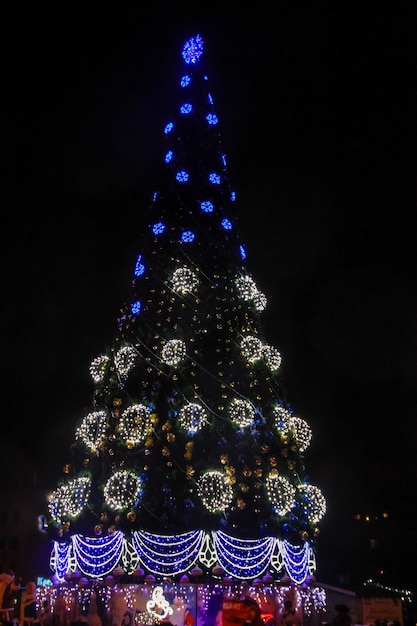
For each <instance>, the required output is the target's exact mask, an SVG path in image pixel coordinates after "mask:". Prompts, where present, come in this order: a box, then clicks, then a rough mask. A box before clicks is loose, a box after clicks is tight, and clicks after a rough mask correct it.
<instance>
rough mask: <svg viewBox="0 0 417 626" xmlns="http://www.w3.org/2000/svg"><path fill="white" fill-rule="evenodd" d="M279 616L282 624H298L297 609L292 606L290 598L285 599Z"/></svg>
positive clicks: (294, 625)
mask: <svg viewBox="0 0 417 626" xmlns="http://www.w3.org/2000/svg"><path fill="white" fill-rule="evenodd" d="M281 618H282V626H296V625H297V624H298V619H297V610H296V609H295V608H294V607H293V603H292V600H285V602H284V610H283V611H282V614H281Z"/></svg>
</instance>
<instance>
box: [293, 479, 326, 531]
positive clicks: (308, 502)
mask: <svg viewBox="0 0 417 626" xmlns="http://www.w3.org/2000/svg"><path fill="white" fill-rule="evenodd" d="M297 492H298V496H297V494H296V500H297V501H298V502H299V503H300V505H301V509H302V512H303V514H304V515H305V517H306V518H307V519H308V521H309V522H311V523H312V524H317V522H319V521H320V520H321V519H322V517H323V516H324V514H325V513H326V500H325V498H324V496H323V494H322V493H321V491H320V489H319V488H318V487H316V486H315V485H307V484H305V485H299V486H298V487H297Z"/></svg>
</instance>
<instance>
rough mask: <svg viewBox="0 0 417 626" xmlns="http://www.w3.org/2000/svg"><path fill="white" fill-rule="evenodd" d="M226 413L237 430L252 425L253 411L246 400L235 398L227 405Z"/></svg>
mask: <svg viewBox="0 0 417 626" xmlns="http://www.w3.org/2000/svg"><path fill="white" fill-rule="evenodd" d="M228 413H229V416H230V419H231V420H232V422H233V423H234V424H235V425H236V426H238V428H245V427H246V426H249V425H250V424H251V423H252V421H253V417H254V415H255V409H254V407H253V405H252V404H251V403H250V402H249V401H248V400H241V399H240V398H235V399H234V400H232V402H231V403H230V405H229V408H228Z"/></svg>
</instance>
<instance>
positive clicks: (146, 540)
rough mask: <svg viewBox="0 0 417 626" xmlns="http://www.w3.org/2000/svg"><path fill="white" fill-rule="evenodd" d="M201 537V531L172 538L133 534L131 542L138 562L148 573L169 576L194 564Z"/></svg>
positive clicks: (142, 533) (140, 533)
mask: <svg viewBox="0 0 417 626" xmlns="http://www.w3.org/2000/svg"><path fill="white" fill-rule="evenodd" d="M203 537H204V532H203V531H201V530H200V531H198V530H197V531H192V532H190V533H185V534H182V535H172V536H160V535H152V534H150V533H146V532H134V533H133V535H132V540H133V544H134V546H135V548H136V550H137V552H138V556H139V559H140V561H141V562H142V563H143V564H144V566H145V567H146V568H147V569H148V570H149V571H150V572H153V573H155V574H164V575H166V576H171V575H174V574H178V573H182V572H186V571H187V570H189V569H190V568H192V567H193V566H194V565H195V564H196V562H197V559H198V553H199V551H200V548H201V545H202V542H203Z"/></svg>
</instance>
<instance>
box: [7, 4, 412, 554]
mask: <svg viewBox="0 0 417 626" xmlns="http://www.w3.org/2000/svg"><path fill="white" fill-rule="evenodd" d="M11 4H12V3H10V5H11ZM86 4H87V6H85V5H86ZM88 4H89V3H83V4H82V8H79V9H78V8H77V6H76V5H74V4H70V5H66V6H65V7H64V6H63V5H62V4H61V3H58V5H54V6H52V4H51V7H45V6H39V5H36V6H35V5H34V6H33V7H25V8H24V10H23V9H22V8H21V7H20V6H19V5H18V3H15V4H14V5H13V6H9V8H8V9H3V15H2V25H1V29H2V41H3V47H4V52H3V71H2V79H1V80H2V94H3V96H2V104H3V107H2V108H3V114H2V117H1V132H2V138H1V144H2V149H3V159H2V160H3V165H2V168H1V179H2V180H1V189H2V209H3V210H2V214H3V226H2V245H1V255H2V260H1V276H2V287H1V291H2V307H1V314H2V318H1V326H0V327H1V329H2V359H1V368H2V372H1V380H2V398H3V402H2V405H3V418H2V431H1V432H2V435H1V447H2V465H3V467H4V468H8V471H7V472H4V473H3V480H4V479H5V480H6V481H8V484H9V485H12V484H13V482H14V481H18V480H20V479H21V478H20V477H24V476H25V475H26V476H27V475H29V476H31V475H33V474H34V473H36V474H37V476H38V478H39V480H40V481H41V483H42V484H45V485H46V486H47V487H48V488H49V487H51V488H53V487H54V486H55V481H56V478H57V475H58V474H59V473H60V471H61V467H62V464H63V462H64V460H65V459H66V458H67V456H68V454H67V453H68V451H69V446H70V444H71V442H72V440H73V436H74V431H75V425H76V421H77V420H78V419H79V418H81V417H82V416H83V415H84V414H85V411H86V409H87V410H88V409H89V407H90V400H91V393H92V390H93V388H92V384H91V381H90V376H89V371H88V368H89V364H90V362H91V360H92V359H93V358H94V357H96V356H97V355H98V354H100V353H101V352H102V351H103V350H104V348H105V347H106V346H107V345H108V344H110V343H111V340H112V337H113V335H114V334H115V333H116V329H117V327H116V318H117V315H118V312H119V308H120V306H121V305H122V304H123V302H124V301H126V300H128V298H129V289H130V281H131V278H132V276H133V268H134V264H135V260H136V256H137V252H138V248H137V243H138V233H139V232H140V231H141V228H142V227H143V226H144V216H145V211H146V209H147V207H148V205H149V201H150V198H151V195H152V193H153V191H154V188H155V183H154V181H156V180H157V179H158V171H159V168H160V167H162V153H163V139H162V129H163V126H164V124H165V122H166V121H167V120H168V119H169V116H170V112H171V111H172V104H173V102H172V100H171V90H172V89H174V88H176V82H177V79H178V77H179V71H180V70H179V68H180V60H179V55H180V52H181V49H182V45H183V43H184V41H185V39H186V38H188V37H189V36H191V35H194V34H197V33H199V34H200V35H202V37H203V38H204V39H205V42H206V54H207V58H208V64H209V67H210V68H211V69H210V72H209V79H210V81H211V87H212V93H213V97H214V101H215V104H216V109H217V113H218V115H219V118H220V130H221V135H222V138H223V147H224V149H225V151H226V153H227V155H228V163H229V175H230V178H231V181H232V183H233V185H234V187H235V189H236V192H237V198H238V203H237V206H238V211H239V224H240V230H241V234H242V238H243V239H244V241H245V243H246V247H247V250H248V264H249V268H250V270H251V272H252V274H253V277H254V279H255V280H256V282H257V284H258V287H259V288H260V289H261V290H262V291H263V292H264V293H265V294H266V296H267V298H268V308H267V311H266V312H265V313H264V322H265V335H266V338H267V339H268V341H269V343H271V344H272V345H274V346H275V347H276V348H278V349H279V350H280V352H281V354H282V356H283V365H282V370H283V384H284V387H285V390H286V395H287V399H288V401H289V402H290V403H291V404H292V407H293V409H294V413H295V414H296V415H298V416H299V417H302V418H303V419H305V420H307V421H308V423H309V424H310V426H311V428H312V430H313V441H312V445H311V447H310V449H309V451H308V452H307V454H306V465H307V468H308V469H309V474H310V479H311V482H312V483H314V484H317V485H318V486H320V488H321V489H322V491H323V493H324V494H325V496H326V498H327V501H328V509H329V512H328V515H327V518H326V522H325V523H324V524H323V525H322V526H323V528H324V530H322V535H323V539H322V542H323V544H324V545H325V546H326V542H327V546H328V549H331V548H332V547H333V541H335V540H336V539H335V538H339V539H340V538H341V537H343V532H344V531H343V530H342V529H343V524H344V522H345V521H346V519H348V518H349V519H350V518H351V516H352V514H353V513H354V512H362V513H363V512H367V511H374V512H377V513H378V512H379V513H380V512H382V511H384V510H387V511H388V512H389V513H390V514H391V515H392V516H393V517H398V518H401V519H399V523H401V524H403V523H404V520H403V517H404V515H403V512H404V511H405V512H406V513H407V514H409V517H408V518H407V519H408V521H406V523H407V524H408V525H409V526H410V524H411V522H410V520H411V519H415V515H416V514H417V469H416V467H417V463H416V447H417V426H416V416H417V367H416V362H417V282H416V275H417V272H416V270H417V258H416V256H417V252H416V250H417V247H416V235H417V229H416V219H415V211H416V207H415V202H416V194H415V182H416V124H415V119H416V104H417V102H416V99H417V98H416V96H417V89H416V87H417V85H416V69H417V68H416V65H417V63H416V62H417V53H416V46H415V32H416V21H417V20H416V17H417V10H416V7H415V3H413V2H410V3H407V2H404V3H399V4H397V3H396V5H395V10H391V9H392V7H389V6H388V7H386V8H384V6H383V3H378V2H368V3H367V2H363V3H357V5H356V6H355V3H343V2H342V3H330V2H329V3H324V4H321V5H316V4H315V3H306V5H305V6H302V5H300V4H298V3H290V2H278V3H275V2H274V3H266V2H265V3H262V2H261V3H256V4H254V5H252V6H251V7H247V8H242V6H241V5H242V3H240V2H227V3H221V2H218V3H217V2H212V3H205V2H194V3H186V2H175V1H171V2H169V1H164V2H162V1H161V2H157V1H155V2H153V3H152V8H148V9H143V7H142V4H143V3H140V2H135V3H133V2H126V3H120V4H121V5H122V6H120V5H119V4H117V3H113V4H112V5H111V4H108V5H100V4H98V5H97V6H94V7H93V6H88ZM223 4H227V8H225V7H224V6H223ZM203 5H204V6H205V8H203ZM3 448H4V450H3ZM406 517H407V516H406ZM326 533H327V535H326ZM324 549H325V548H324ZM414 549H415V548H414Z"/></svg>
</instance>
